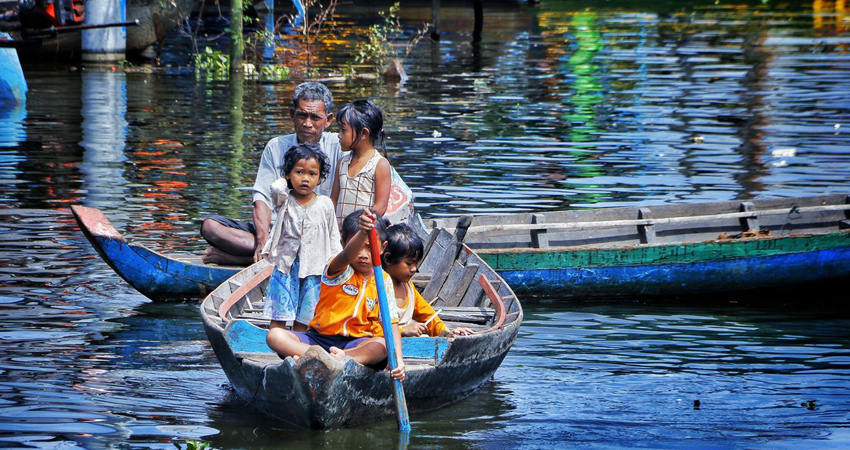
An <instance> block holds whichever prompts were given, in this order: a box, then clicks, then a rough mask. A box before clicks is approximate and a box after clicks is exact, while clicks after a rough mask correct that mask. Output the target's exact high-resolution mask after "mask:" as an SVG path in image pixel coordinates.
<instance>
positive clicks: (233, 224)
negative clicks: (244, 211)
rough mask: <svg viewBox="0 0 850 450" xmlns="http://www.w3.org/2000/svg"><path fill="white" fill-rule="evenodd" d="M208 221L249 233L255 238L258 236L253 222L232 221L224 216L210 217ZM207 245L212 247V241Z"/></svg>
mask: <svg viewBox="0 0 850 450" xmlns="http://www.w3.org/2000/svg"><path fill="white" fill-rule="evenodd" d="M208 219H209V220H215V221H216V222H218V223H220V224H222V225H224V226H226V227H228V228H235V229H237V230H241V231H247V232H249V233H251V234H253V235H254V236H256V235H257V229H256V228H254V224H253V223H252V222H243V221H241V220H236V219H231V218H230V217H224V216H210V217H208ZM201 236H203V233H201ZM207 243H208V244H210V245H212V242H210V241H207Z"/></svg>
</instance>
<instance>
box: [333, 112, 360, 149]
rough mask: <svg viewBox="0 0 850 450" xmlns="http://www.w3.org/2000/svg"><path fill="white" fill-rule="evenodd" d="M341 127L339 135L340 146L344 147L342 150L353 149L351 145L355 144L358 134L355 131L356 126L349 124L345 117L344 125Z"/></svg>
mask: <svg viewBox="0 0 850 450" xmlns="http://www.w3.org/2000/svg"><path fill="white" fill-rule="evenodd" d="M339 128H340V130H339V134H338V135H337V137H339V146H340V147H341V148H342V151H344V152H347V151H349V150H351V146H352V145H354V141H355V140H356V139H357V136H356V134H355V133H354V128H351V125H349V124H348V121H346V120H345V118H343V119H342V125H341V126H340V127H339Z"/></svg>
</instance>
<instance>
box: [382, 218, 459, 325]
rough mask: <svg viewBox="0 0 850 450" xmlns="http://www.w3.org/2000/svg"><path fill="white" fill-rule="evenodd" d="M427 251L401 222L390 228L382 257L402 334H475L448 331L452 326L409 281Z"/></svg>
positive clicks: (411, 231) (410, 229) (419, 240)
mask: <svg viewBox="0 0 850 450" xmlns="http://www.w3.org/2000/svg"><path fill="white" fill-rule="evenodd" d="M424 251H425V249H424V247H423V245H422V239H420V238H419V236H417V235H416V233H415V232H414V231H413V229H412V228H410V227H409V226H407V225H406V224H403V223H399V224H396V225H393V226H391V227H389V228H388V229H387V246H386V248H385V249H384V253H383V254H382V255H381V264H382V266H383V268H384V270H385V271H386V272H387V273H388V274H389V275H390V278H392V280H393V291H394V293H395V298H396V305H398V310H399V319H398V326H399V330H400V331H401V335H402V336H419V335H421V334H428V335H430V336H451V335H454V336H466V335H469V334H472V330H470V329H469V328H463V327H458V328H455V329H453V330H449V327H448V326H446V324H445V323H443V321H442V320H440V318H439V317H437V313H436V312H434V308H431V305H429V304H428V302H426V301H425V299H424V298H422V295H421V294H419V291H417V290H416V287H414V286H413V283H411V282H410V280H411V278H413V275H414V274H415V273H416V269H417V267H418V266H419V261H420V260H421V259H422V253H424ZM429 319H430V322H429ZM425 322H428V323H427V324H426V323H425Z"/></svg>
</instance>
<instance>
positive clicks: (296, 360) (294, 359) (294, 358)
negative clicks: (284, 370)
mask: <svg viewBox="0 0 850 450" xmlns="http://www.w3.org/2000/svg"><path fill="white" fill-rule="evenodd" d="M299 359H301V356H299V355H294V356H293V357H292V360H293V361H295V362H298V360H299Z"/></svg>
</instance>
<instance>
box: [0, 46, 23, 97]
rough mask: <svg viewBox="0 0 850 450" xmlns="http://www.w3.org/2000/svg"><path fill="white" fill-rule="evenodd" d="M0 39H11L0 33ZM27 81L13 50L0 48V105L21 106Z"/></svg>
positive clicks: (15, 51) (16, 54) (16, 53)
mask: <svg viewBox="0 0 850 450" xmlns="http://www.w3.org/2000/svg"><path fill="white" fill-rule="evenodd" d="M0 38H6V39H11V38H12V37H11V36H10V35H9V34H8V33H0ZM26 94H27V80H26V78H24V71H23V69H22V68H21V61H20V60H19V59H18V52H17V50H15V49H14V48H0V104H3V103H11V104H19V105H22V104H24V103H25V102H26V97H27V96H26Z"/></svg>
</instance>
